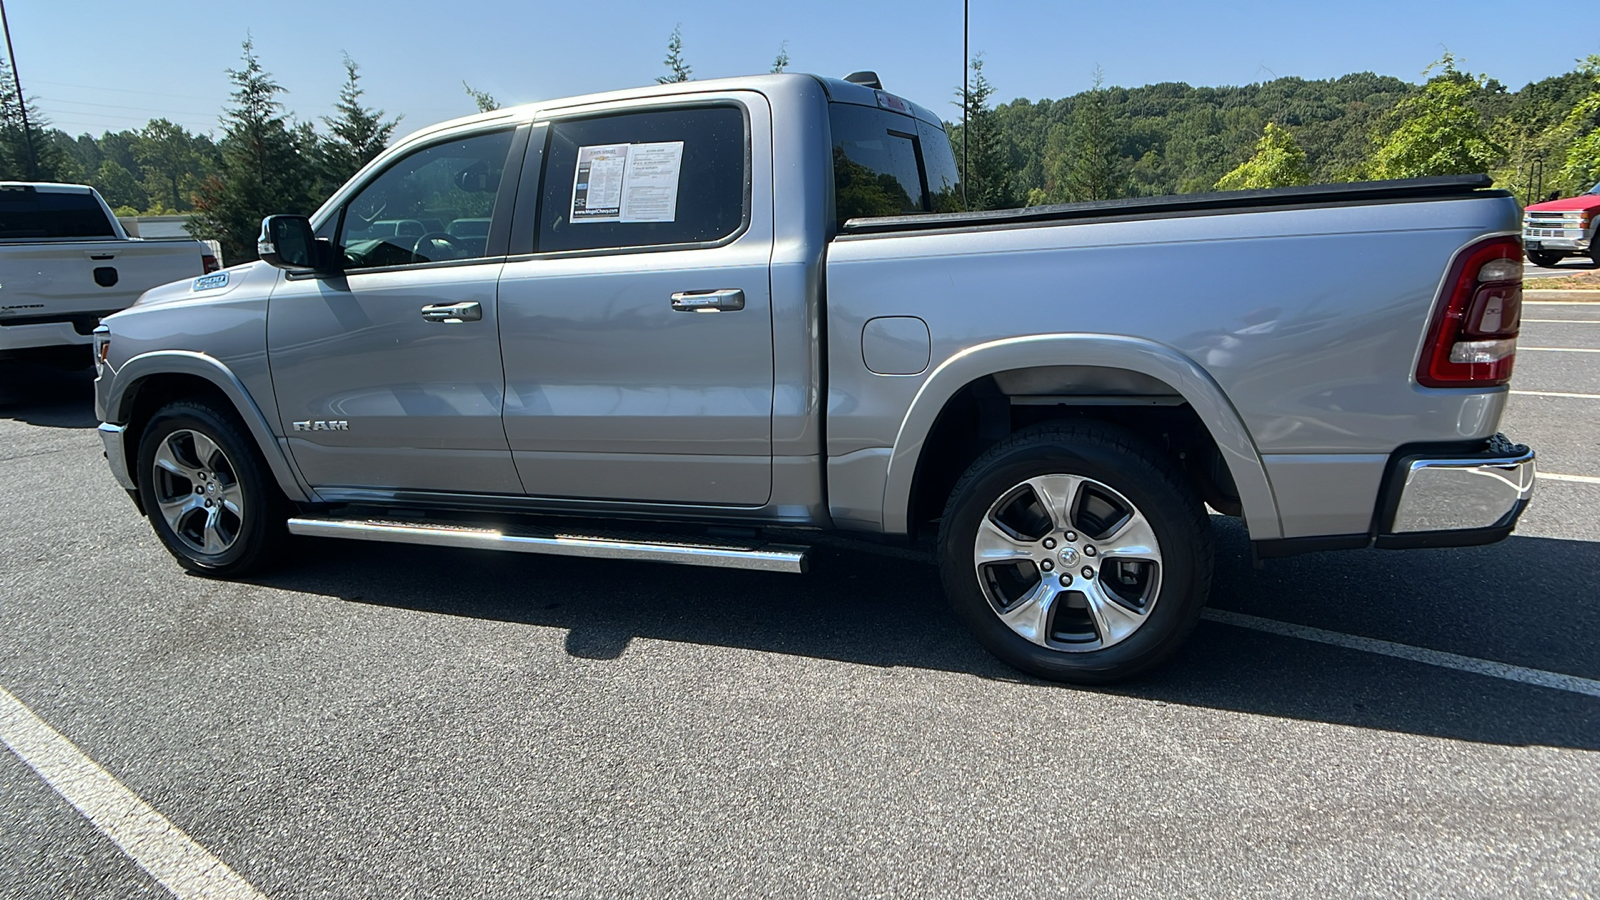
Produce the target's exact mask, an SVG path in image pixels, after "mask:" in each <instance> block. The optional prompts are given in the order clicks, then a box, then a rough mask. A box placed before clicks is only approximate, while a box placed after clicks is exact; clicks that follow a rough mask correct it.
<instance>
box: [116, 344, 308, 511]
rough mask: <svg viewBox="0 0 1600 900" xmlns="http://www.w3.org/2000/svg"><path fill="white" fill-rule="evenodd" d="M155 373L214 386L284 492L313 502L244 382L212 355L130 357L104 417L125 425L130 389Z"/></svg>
mask: <svg viewBox="0 0 1600 900" xmlns="http://www.w3.org/2000/svg"><path fill="white" fill-rule="evenodd" d="M157 375H193V376H196V377H199V378H203V379H205V380H206V381H208V382H210V383H211V384H213V385H215V386H216V387H217V388H218V389H219V390H221V391H222V393H223V395H224V396H226V397H227V398H228V402H230V403H232V404H233V408H234V411H235V412H237V413H238V414H239V418H240V419H242V420H243V421H244V425H245V427H246V428H247V429H249V431H250V436H251V437H252V438H254V439H255V442H256V446H257V447H258V448H259V449H260V450H261V456H262V458H263V459H265V460H266V461H267V468H268V469H270V470H271V471H272V475H273V477H274V478H275V479H277V482H278V487H279V488H281V489H282V490H283V493H284V494H285V495H286V496H287V497H288V498H289V499H290V500H293V501H296V502H300V503H308V502H312V501H313V499H314V498H313V497H312V496H311V494H310V492H309V491H308V490H307V488H306V486H305V485H304V484H303V483H302V482H301V480H300V476H299V472H298V470H296V469H295V467H294V464H293V463H292V462H291V461H290V460H289V457H288V456H286V455H285V454H284V451H283V447H282V446H281V445H279V443H278V438H277V435H275V434H273V432H272V426H271V425H270V424H268V422H267V417H266V416H265V415H264V414H263V413H262V412H261V407H259V406H257V405H256V402H255V399H254V398H252V397H251V396H250V392H249V391H247V390H245V387H244V383H243V382H241V381H240V380H239V377H238V376H237V375H235V374H233V370H232V369H229V368H228V367H227V366H226V365H225V364H223V362H222V361H221V360H219V359H217V358H216V357H214V356H207V355H206V354H204V353H195V352H193V351H191V350H153V351H151V352H149V353H141V354H139V355H138V356H135V357H133V358H132V359H130V360H128V361H127V362H125V363H123V364H122V367H121V368H119V369H117V373H116V377H115V378H114V379H113V380H112V383H111V390H110V392H109V394H108V397H107V400H106V420H107V421H108V422H110V423H112V424H118V425H125V424H127V421H128V418H129V409H128V403H129V401H130V400H131V398H132V396H133V391H132V390H131V389H132V388H133V386H134V385H136V384H138V383H139V382H140V381H143V380H144V379H146V378H149V377H152V376H157Z"/></svg>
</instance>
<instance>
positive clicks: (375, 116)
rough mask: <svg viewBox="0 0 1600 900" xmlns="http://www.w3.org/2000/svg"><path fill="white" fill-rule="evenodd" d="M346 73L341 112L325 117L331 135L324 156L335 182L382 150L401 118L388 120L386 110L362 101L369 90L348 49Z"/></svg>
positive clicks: (353, 172)
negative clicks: (384, 112)
mask: <svg viewBox="0 0 1600 900" xmlns="http://www.w3.org/2000/svg"><path fill="white" fill-rule="evenodd" d="M344 74H345V81H344V87H342V88H340V89H339V102H338V104H337V105H335V106H334V109H335V110H337V111H338V113H339V115H338V116H337V117H333V118H329V117H324V118H323V120H322V122H323V124H324V125H327V126H328V133H329V135H330V137H329V138H328V140H327V141H326V142H325V143H324V144H323V148H322V150H323V156H324V158H325V160H326V161H327V166H328V173H327V174H328V177H329V179H330V180H331V181H332V182H333V183H335V184H342V183H343V182H344V181H345V180H346V179H348V178H349V177H350V176H351V175H354V174H355V173H356V172H357V171H358V170H359V169H360V168H361V167H362V166H364V165H366V164H367V163H369V162H371V161H372V160H373V158H374V157H376V156H377V155H378V154H379V153H382V152H383V148H385V147H387V146H389V139H390V138H391V137H393V136H394V129H395V126H396V125H399V124H400V118H401V117H399V116H396V117H395V118H393V119H390V120H388V121H387V122H386V121H384V119H383V110H381V109H371V108H369V107H365V106H362V105H361V95H362V94H363V93H365V92H364V91H362V89H361V67H360V66H358V65H356V61H355V60H353V59H351V58H350V55H349V54H348V53H347V54H345V57H344Z"/></svg>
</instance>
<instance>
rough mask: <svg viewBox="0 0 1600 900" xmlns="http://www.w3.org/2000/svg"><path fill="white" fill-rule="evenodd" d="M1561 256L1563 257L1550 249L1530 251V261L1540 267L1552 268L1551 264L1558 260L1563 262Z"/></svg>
mask: <svg viewBox="0 0 1600 900" xmlns="http://www.w3.org/2000/svg"><path fill="white" fill-rule="evenodd" d="M1561 258H1562V255H1561V254H1560V253H1553V252H1551V251H1549V250H1529V251H1528V261H1529V262H1531V263H1533V264H1534V265H1536V266H1540V267H1542V268H1546V269H1548V268H1550V267H1551V266H1553V265H1555V264H1556V263H1558V262H1561Z"/></svg>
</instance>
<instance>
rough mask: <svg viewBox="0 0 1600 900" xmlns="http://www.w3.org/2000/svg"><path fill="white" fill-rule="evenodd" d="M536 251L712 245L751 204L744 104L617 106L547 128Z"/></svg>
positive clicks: (738, 225) (738, 224) (730, 230)
mask: <svg viewBox="0 0 1600 900" xmlns="http://www.w3.org/2000/svg"><path fill="white" fill-rule="evenodd" d="M545 159H546V163H545V174H544V190H543V197H542V202H541V203H540V206H539V229H538V236H537V248H536V249H537V250H538V251H539V252H561V251H573V250H605V249H621V248H627V247H658V246H671V245H697V244H707V243H715V242H718V241H721V240H723V239H724V238H727V237H730V236H732V235H733V234H735V233H736V232H738V231H739V230H740V229H741V228H742V227H743V226H744V222H745V217H746V211H747V209H748V208H749V196H750V189H749V182H750V175H749V172H750V168H749V137H748V129H747V128H746V126H745V116H744V111H743V109H741V108H739V107H734V106H709V107H699V108H686V109H664V110H654V111H650V112H637V113H619V114H615V115H606V116H596V117H594V118H584V119H569V120H564V121H558V122H555V123H553V124H551V126H550V142H549V151H548V152H547V154H546V157H545Z"/></svg>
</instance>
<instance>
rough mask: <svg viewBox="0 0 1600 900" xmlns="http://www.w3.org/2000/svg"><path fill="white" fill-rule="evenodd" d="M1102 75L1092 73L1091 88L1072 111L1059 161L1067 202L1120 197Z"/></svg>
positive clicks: (1109, 116) (1116, 160)
mask: <svg viewBox="0 0 1600 900" xmlns="http://www.w3.org/2000/svg"><path fill="white" fill-rule="evenodd" d="M1105 80H1106V79H1105V72H1104V71H1102V70H1101V69H1100V67H1099V66H1096V67H1095V70H1094V87H1092V88H1090V89H1089V91H1088V92H1087V93H1085V94H1082V95H1080V97H1079V98H1078V105H1077V107H1076V108H1075V109H1073V111H1072V130H1071V132H1070V137H1069V138H1068V142H1067V152H1066V153H1065V154H1064V155H1063V157H1062V165H1063V166H1064V168H1063V170H1062V171H1061V172H1060V177H1059V179H1058V180H1059V181H1060V183H1061V185H1062V187H1063V188H1064V191H1065V193H1066V195H1067V199H1068V200H1072V201H1075V202H1081V201H1085V200H1113V199H1115V198H1117V197H1120V196H1122V194H1123V191H1122V190H1121V185H1120V183H1119V179H1118V174H1117V166H1118V162H1119V157H1118V153H1117V144H1116V135H1115V134H1114V133H1113V126H1112V122H1111V98H1110V97H1108V96H1107V93H1106V89H1105Z"/></svg>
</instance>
